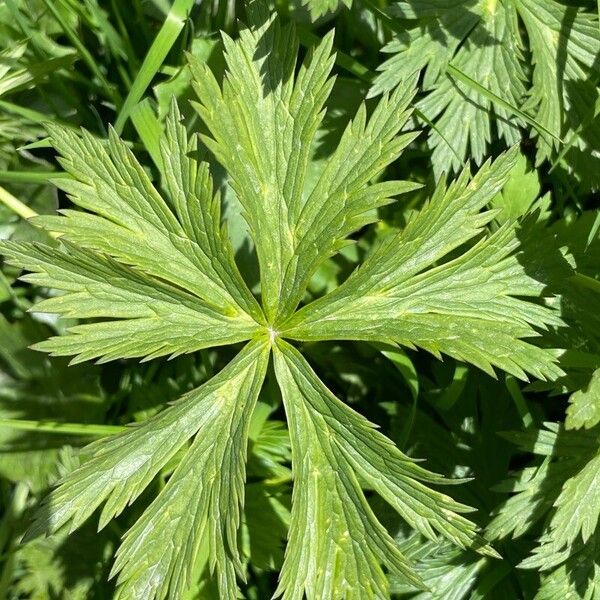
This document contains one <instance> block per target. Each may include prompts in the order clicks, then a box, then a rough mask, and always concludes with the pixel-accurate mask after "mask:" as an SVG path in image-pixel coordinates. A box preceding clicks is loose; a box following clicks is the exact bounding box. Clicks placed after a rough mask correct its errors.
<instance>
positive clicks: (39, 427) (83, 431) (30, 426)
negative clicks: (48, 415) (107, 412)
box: [0, 419, 127, 437]
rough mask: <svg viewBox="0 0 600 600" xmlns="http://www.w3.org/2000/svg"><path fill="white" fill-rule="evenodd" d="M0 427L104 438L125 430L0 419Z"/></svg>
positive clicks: (121, 427)
mask: <svg viewBox="0 0 600 600" xmlns="http://www.w3.org/2000/svg"><path fill="white" fill-rule="evenodd" d="M0 427H6V428H9V429H18V430H21V431H38V432H40V433H58V434H72V435H91V436H97V437H104V436H107V435H114V434H116V433H120V432H122V431H124V430H125V429H127V428H126V427H124V426H122V425H96V424H92V423H60V422H58V421H31V420H26V419H0Z"/></svg>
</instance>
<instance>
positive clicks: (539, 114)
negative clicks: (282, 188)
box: [370, 0, 600, 174]
mask: <svg viewBox="0 0 600 600" xmlns="http://www.w3.org/2000/svg"><path fill="white" fill-rule="evenodd" d="M390 13H391V14H392V15H393V16H392V21H393V22H394V23H397V24H398V27H397V28H394V32H395V33H394V39H393V40H392V41H391V42H389V43H388V44H387V45H386V46H385V47H384V48H383V52H384V53H386V54H390V55H391V57H390V58H389V59H387V60H386V61H385V62H383V63H382V64H381V65H380V67H379V68H378V70H379V71H381V73H380V74H379V75H378V77H377V78H376V80H375V82H374V84H373V87H372V89H371V91H370V94H371V95H377V94H379V93H381V92H384V91H388V90H390V89H393V88H394V87H396V86H397V85H401V84H402V83H404V82H405V81H407V80H408V79H409V78H410V77H412V76H413V75H414V74H415V73H418V72H423V89H424V91H426V92H428V93H427V95H426V96H425V97H424V98H423V99H422V100H420V101H419V103H418V107H419V109H420V110H421V112H422V113H423V114H424V115H425V117H427V119H428V120H429V121H430V122H431V121H433V122H434V124H435V128H432V130H431V132H430V136H429V145H430V147H431V148H432V149H433V154H432V162H433V166H434V169H435V170H436V172H437V173H438V174H441V173H443V172H449V171H458V170H459V169H460V167H461V160H465V159H466V157H467V156H472V157H473V158H474V159H475V161H476V162H477V163H480V162H481V161H482V160H483V158H484V157H485V155H486V154H487V149H488V147H489V144H490V142H491V139H492V125H494V126H495V127H496V129H497V133H498V135H499V137H501V138H504V140H505V141H506V143H507V144H508V145H510V144H513V143H515V142H516V141H518V140H519V139H520V137H521V133H520V131H519V129H520V128H523V127H525V125H526V123H525V122H524V121H523V119H522V118H520V117H519V116H515V113H517V112H518V110H524V111H525V112H527V113H528V114H530V115H531V116H532V117H533V119H534V122H535V124H536V127H535V130H534V132H533V133H534V134H535V135H539V136H540V138H541V139H540V140H539V144H538V161H541V160H543V159H544V158H547V157H549V156H550V155H551V153H552V151H553V150H554V149H555V148H556V145H557V143H558V141H559V140H560V139H561V136H564V135H565V134H566V132H567V131H569V130H571V131H575V130H576V129H578V127H579V125H580V123H581V122H583V121H584V120H585V119H586V118H589V111H590V106H592V105H593V103H594V99H595V95H594V83H593V80H594V78H596V80H597V77H598V57H599V56H600V31H599V29H598V23H597V17H596V16H595V15H594V14H593V13H590V12H587V11H586V10H585V9H583V8H576V7H570V6H565V5H564V4H561V3H560V2H557V1H556V0H517V1H515V2H508V1H506V0H492V1H489V0H453V1H452V2H442V1H440V0H427V1H426V2H421V1H419V2H415V1H413V0H406V1H402V2H398V3H395V4H392V6H391V7H390ZM394 18H398V19H399V20H398V21H394ZM400 19H403V20H408V23H409V24H410V25H408V26H406V25H405V23H406V21H402V23H403V25H400ZM519 20H521V22H522V23H523V25H524V33H525V34H526V35H525V36H524V37H523V36H522V34H521V31H520V23H519ZM565 23H569V26H568V27H566V26H565ZM529 56H530V57H531V58H530V62H531V64H530V65H529V64H527V60H526V58H527V57H529ZM450 64H451V65H452V66H453V67H454V68H456V69H458V70H459V71H460V72H462V73H464V74H465V75H466V76H467V77H469V78H470V79H471V80H473V81H474V82H476V84H477V85H478V86H481V87H480V88H479V89H477V88H476V87H474V86H468V85H466V83H465V82H464V81H460V80H458V79H456V78H455V77H453V76H452V74H451V72H450V71H449V70H447V68H448V65H450ZM531 67H532V68H531ZM529 72H532V75H531V76H528V73H529ZM482 91H483V92H484V93H482ZM494 98H495V99H494ZM496 99H499V100H500V101H501V102H502V103H507V104H508V105H510V106H511V107H513V109H516V110H512V111H511V113H512V114H510V113H509V112H508V111H507V107H506V106H502V105H501V102H498V101H497V100H496ZM577 145H578V147H580V148H582V149H583V148H587V149H588V150H589V145H588V144H586V143H585V142H584V141H583V139H581V138H579V137H578V138H577Z"/></svg>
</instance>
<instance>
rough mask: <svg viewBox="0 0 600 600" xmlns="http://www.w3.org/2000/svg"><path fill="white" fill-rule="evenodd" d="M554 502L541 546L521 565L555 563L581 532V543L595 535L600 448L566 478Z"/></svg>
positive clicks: (541, 566)
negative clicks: (577, 470)
mask: <svg viewBox="0 0 600 600" xmlns="http://www.w3.org/2000/svg"><path fill="white" fill-rule="evenodd" d="M554 506H555V507H556V511H555V512H554V514H553V515H552V519H551V520H550V523H549V526H548V528H547V531H546V533H545V534H544V536H542V538H541V540H540V541H541V544H540V546H538V547H537V548H536V549H535V550H534V553H533V554H532V555H531V556H530V557H529V558H527V559H525V560H524V561H523V562H522V563H521V566H522V567H524V568H539V569H549V568H551V567H555V566H557V565H559V564H561V563H562V562H563V561H564V560H565V559H566V558H567V557H568V556H569V553H570V551H571V547H572V546H573V545H574V543H575V541H576V540H577V539H578V537H579V536H580V535H581V540H582V541H583V543H584V544H586V543H588V541H589V540H590V538H592V537H593V536H594V534H595V531H596V527H597V525H598V518H599V517H600V452H598V453H597V454H596V456H594V457H593V458H592V459H591V460H589V461H588V462H587V463H586V464H585V465H584V466H583V468H582V469H581V470H580V471H579V472H578V473H576V474H575V475H574V476H573V477H571V478H570V479H568V480H567V482H566V483H565V485H564V486H563V488H562V491H561V493H560V495H559V496H558V498H557V499H556V501H555V503H554Z"/></svg>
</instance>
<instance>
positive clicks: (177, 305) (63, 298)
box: [0, 242, 258, 363]
mask: <svg viewBox="0 0 600 600" xmlns="http://www.w3.org/2000/svg"><path fill="white" fill-rule="evenodd" d="M0 251H1V252H2V253H3V254H4V255H5V256H6V257H7V258H8V259H9V261H10V262H11V263H12V264H14V265H16V266H18V267H21V268H26V269H27V270H29V271H33V273H30V274H28V275H24V276H23V277H22V279H23V280H25V281H29V282H31V283H35V284H36V285H39V286H42V287H50V288H55V289H58V290H61V291H63V292H64V293H63V294H62V295H59V296H53V297H51V298H48V299H46V300H43V301H41V302H38V304H37V305H36V307H35V310H36V311H38V312H49V313H57V314H61V315H64V316H67V317H76V318H108V319H111V320H110V321H102V322H95V323H88V324H84V325H75V326H73V327H71V328H70V329H69V333H68V334H67V335H61V336H56V337H53V338H50V339H49V340H45V341H43V342H40V343H38V344H37V345H36V348H37V349H39V350H45V351H47V352H51V353H52V354H54V355H59V356H70V355H75V358H74V359H73V362H74V363H77V362H82V361H85V360H91V359H96V358H99V359H100V360H101V361H107V360H112V359H115V358H124V357H127V358H130V357H144V358H146V359H149V358H154V357H157V356H164V355H170V356H176V355H179V354H183V353H189V352H194V351H195V350H199V349H201V348H206V347H211V346H217V345H223V344H232V343H235V342H240V341H244V340H247V339H249V338H250V337H252V335H253V334H254V333H255V332H256V331H257V329H258V325H257V323H256V322H255V321H253V320H252V319H251V318H250V317H249V316H247V315H245V314H244V313H241V314H239V315H238V316H236V317H233V316H230V315H227V314H223V311H219V310H216V309H215V308H214V307H213V306H211V305H208V304H207V303H206V302H203V301H202V300H200V299H199V298H198V297H197V296H194V295H193V294H191V293H189V292H187V291H184V290H182V289H180V288H179V287H174V286H172V285H170V284H167V283H163V282H162V281H160V280H158V279H155V278H152V277H149V276H148V275H145V274H144V273H142V272H139V271H136V270H134V269H132V268H130V267H127V266H125V265H122V264H119V263H117V262H116V261H114V260H112V259H110V258H107V257H105V256H102V255H100V254H97V253H95V252H92V251H89V250H85V249H84V248H80V247H77V246H75V245H73V244H72V243H69V242H63V249H59V248H53V247H50V246H45V245H42V244H34V243H29V242H2V243H1V245H0Z"/></svg>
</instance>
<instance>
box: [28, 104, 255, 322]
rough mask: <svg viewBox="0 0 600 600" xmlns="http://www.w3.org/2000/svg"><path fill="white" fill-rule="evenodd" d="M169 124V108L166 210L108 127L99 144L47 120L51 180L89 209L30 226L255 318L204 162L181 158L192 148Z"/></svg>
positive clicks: (173, 118) (229, 310) (218, 306)
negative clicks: (61, 173)
mask: <svg viewBox="0 0 600 600" xmlns="http://www.w3.org/2000/svg"><path fill="white" fill-rule="evenodd" d="M177 121H178V112H177V109H176V108H173V110H172V112H171V115H170V118H169V120H168V123H167V133H166V137H165V140H164V142H163V147H164V149H163V153H167V154H168V161H167V160H165V157H164V156H163V160H164V162H165V187H166V188H167V190H168V192H169V196H170V200H171V202H172V206H173V209H174V210H173V209H172V208H171V207H170V205H169V204H168V203H167V201H166V200H165V199H164V198H163V197H162V196H161V195H160V194H159V193H158V191H157V190H156V189H155V188H154V187H153V185H152V183H151V181H150V179H149V178H148V176H147V174H146V173H145V171H144V170H143V168H142V166H141V165H140V164H139V162H138V161H137V160H136V158H135V157H134V156H133V154H132V152H131V151H130V150H129V149H128V148H127V147H126V145H125V144H124V143H123V141H121V140H120V139H119V138H118V137H117V136H116V134H115V133H114V131H111V133H110V137H109V143H108V145H107V146H104V145H103V144H101V143H100V142H99V141H98V140H96V139H95V138H93V137H92V136H91V135H90V134H88V133H87V132H85V131H84V132H83V134H82V136H81V137H79V136H77V135H76V134H74V133H73V132H72V131H69V130H67V129H64V128H59V127H56V126H54V125H49V126H48V129H49V131H50V134H51V138H52V142H53V144H54V146H55V147H56V148H57V150H59V152H60V153H61V155H62V158H61V159H60V160H61V164H62V165H63V166H64V168H65V170H66V171H67V172H68V173H69V174H70V176H71V177H70V178H65V179H60V180H58V181H56V182H55V183H56V185H57V186H58V187H60V188H61V189H63V190H64V191H65V192H67V193H68V194H69V196H70V198H71V200H72V201H73V202H74V203H75V204H77V205H79V206H81V207H82V208H85V209H87V210H88V211H90V212H87V213H84V212H81V211H75V210H71V209H66V210H64V211H63V215H64V216H44V217H39V218H36V219H33V223H34V224H37V225H40V226H42V227H44V228H47V229H49V230H50V231H54V232H58V233H61V234H63V236H62V237H63V238H64V239H67V240H69V241H72V242H74V243H76V244H77V245H79V246H82V247H85V248H88V249H91V250H94V251H96V252H100V253H104V254H107V255H109V256H112V257H114V258H115V259H117V260H118V261H120V262H122V263H125V264H128V265H130V266H132V267H134V268H135V269H137V270H141V271H144V272H145V273H148V274H149V275H151V276H153V277H154V278H159V279H161V280H164V281H166V282H169V283H171V284H173V285H174V286H177V287H179V288H182V289H183V290H186V291H188V292H189V293H191V294H193V295H195V296H197V297H198V298H200V299H202V300H205V301H206V302H207V303H209V304H211V305H212V306H214V308H215V309H217V310H221V311H226V312H227V313H229V314H231V315H232V316H233V315H239V314H240V313H241V312H242V311H246V312H247V313H249V314H251V315H253V316H254V317H256V318H257V319H258V318H260V309H259V307H258V305H257V303H256V300H255V299H254V298H253V296H252V294H251V293H250V291H249V290H248V289H247V288H246V286H244V284H243V280H242V278H241V276H240V275H239V272H238V270H237V267H236V266H235V262H234V260H233V255H232V251H231V247H230V244H229V241H228V239H227V236H226V233H225V232H224V231H223V230H222V229H221V223H220V201H219V196H218V194H217V195H214V196H213V191H212V187H213V186H212V179H211V177H210V175H209V172H208V165H207V164H206V163H198V162H197V161H196V160H195V159H193V158H191V157H189V156H187V152H188V151H189V150H190V149H192V148H188V141H187V136H186V134H185V131H184V130H183V128H182V126H181V125H179V124H178V123H177ZM174 169H175V170H174ZM184 200H185V201H184ZM92 213H95V214H92Z"/></svg>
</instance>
